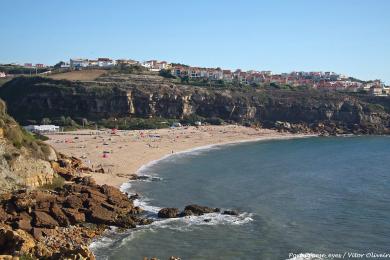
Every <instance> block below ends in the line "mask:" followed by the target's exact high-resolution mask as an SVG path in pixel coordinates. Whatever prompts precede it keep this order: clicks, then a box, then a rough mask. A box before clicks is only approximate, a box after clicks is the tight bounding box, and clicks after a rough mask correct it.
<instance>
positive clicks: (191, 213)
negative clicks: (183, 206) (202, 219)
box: [179, 210, 194, 217]
mask: <svg viewBox="0 0 390 260" xmlns="http://www.w3.org/2000/svg"><path fill="white" fill-rule="evenodd" d="M193 215H194V213H193V212H192V211H191V210H183V212H181V213H180V214H179V216H180V217H187V216H193Z"/></svg>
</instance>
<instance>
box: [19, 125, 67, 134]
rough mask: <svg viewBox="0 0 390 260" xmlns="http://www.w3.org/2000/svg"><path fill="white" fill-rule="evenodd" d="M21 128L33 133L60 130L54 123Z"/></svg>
mask: <svg viewBox="0 0 390 260" xmlns="http://www.w3.org/2000/svg"><path fill="white" fill-rule="evenodd" d="M23 128H24V129H26V130H27V131H30V132H33V133H56V132H59V131H60V127H59V126H56V125H28V126H24V127H23Z"/></svg>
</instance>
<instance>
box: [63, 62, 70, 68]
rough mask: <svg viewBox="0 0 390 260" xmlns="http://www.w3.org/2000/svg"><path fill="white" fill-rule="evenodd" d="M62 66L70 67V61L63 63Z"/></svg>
mask: <svg viewBox="0 0 390 260" xmlns="http://www.w3.org/2000/svg"><path fill="white" fill-rule="evenodd" d="M61 68H70V64H69V63H68V62H64V63H62V64H61Z"/></svg>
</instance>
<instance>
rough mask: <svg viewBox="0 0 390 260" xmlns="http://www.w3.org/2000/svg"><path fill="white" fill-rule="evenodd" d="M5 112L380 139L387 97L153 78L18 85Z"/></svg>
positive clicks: (2, 91)
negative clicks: (236, 125)
mask: <svg viewBox="0 0 390 260" xmlns="http://www.w3.org/2000/svg"><path fill="white" fill-rule="evenodd" d="M0 97H2V98H3V99H4V100H5V101H6V102H7V103H8V105H9V107H10V109H9V112H10V114H11V115H12V116H14V117H15V118H16V119H17V120H18V121H20V122H22V123H27V122H29V120H30V122H31V120H35V121H37V122H40V120H42V118H49V119H55V118H58V117H70V118H72V119H76V118H85V119H88V120H92V121H98V120H102V119H107V118H156V119H158V118H163V119H176V120H183V121H186V120H187V119H188V118H202V119H204V120H206V121H209V122H218V123H220V122H221V121H226V122H231V123H234V122H236V123H240V124H246V125H249V124H256V125H262V126H264V127H267V128H275V127H276V128H279V129H282V130H286V131H292V132H308V131H314V132H318V133H323V134H345V133H354V134H387V133H389V122H390V115H389V111H390V99H389V98H388V97H381V98H375V97H368V96H353V95H346V94H341V93H330V92H327V93H326V92H318V91H314V90H281V89H274V88H249V87H247V88H207V87H196V86H190V85H183V84H181V83H177V82H175V81H173V80H171V79H166V78H163V77H160V76H157V75H143V74H124V73H114V74H113V73H111V74H108V75H103V76H101V77H99V78H98V79H96V80H95V81H84V82H83V81H67V80H53V79H48V78H39V77H33V78H30V77H29V78H27V77H20V78H15V79H14V80H12V81H10V82H7V83H6V84H4V86H3V87H1V88H0Z"/></svg>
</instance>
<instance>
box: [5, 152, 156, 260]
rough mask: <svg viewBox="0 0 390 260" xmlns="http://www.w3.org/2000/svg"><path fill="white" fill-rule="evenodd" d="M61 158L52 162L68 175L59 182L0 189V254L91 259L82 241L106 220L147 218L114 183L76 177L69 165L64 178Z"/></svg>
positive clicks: (119, 222) (132, 223)
mask: <svg viewBox="0 0 390 260" xmlns="http://www.w3.org/2000/svg"><path fill="white" fill-rule="evenodd" d="M71 161H72V159H71ZM73 161H75V159H73ZM65 162H66V160H60V161H59V162H56V163H55V164H58V165H57V167H54V168H55V169H56V171H57V173H58V174H60V175H65V174H66V175H67V178H68V180H69V181H68V182H67V183H65V184H64V185H63V186H62V187H57V188H55V189H41V190H40V189H36V190H28V189H24V190H18V191H15V192H12V193H5V194H2V195H1V197H0V223H1V224H0V254H2V255H12V256H29V257H33V258H39V259H94V256H93V254H92V253H91V252H90V251H89V250H88V244H89V243H90V242H91V240H92V239H93V238H95V237H96V236H99V235H101V234H102V233H103V232H104V230H106V229H107V228H108V227H109V226H115V227H118V228H126V229H128V228H134V227H136V226H137V225H146V224H150V223H151V222H152V221H151V220H149V219H145V218H142V217H141V216H140V213H141V212H142V209H140V208H139V207H135V206H134V204H133V200H132V199H131V197H130V198H129V196H127V194H124V193H122V192H120V191H119V189H117V188H115V187H112V186H108V185H97V184H96V183H95V181H94V180H93V178H91V177H78V176H77V175H78V174H77V173H78V172H77V171H76V170H75V169H73V176H74V177H73V178H70V176H72V171H69V168H68V167H69V165H67V164H66V163H65ZM60 165H64V166H65V165H67V166H66V167H61V166H60ZM71 165H72V164H71ZM79 166H80V165H79ZM66 169H68V170H66Z"/></svg>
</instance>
